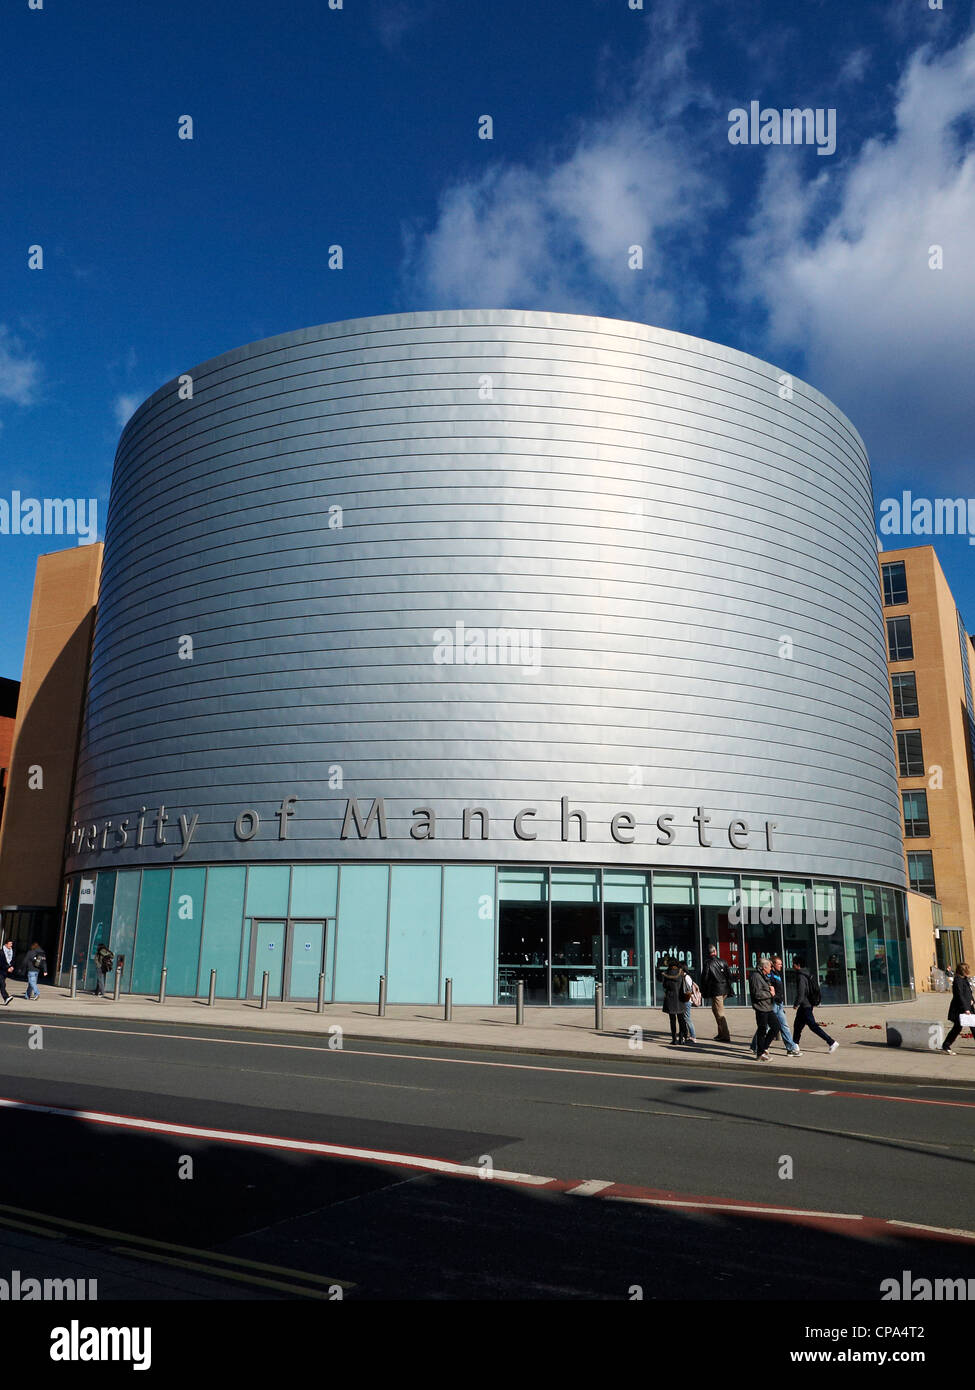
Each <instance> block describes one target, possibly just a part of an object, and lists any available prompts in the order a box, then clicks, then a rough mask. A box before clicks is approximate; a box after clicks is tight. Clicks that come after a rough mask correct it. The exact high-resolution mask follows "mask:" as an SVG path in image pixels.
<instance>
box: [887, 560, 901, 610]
mask: <svg viewBox="0 0 975 1390" xmlns="http://www.w3.org/2000/svg"><path fill="white" fill-rule="evenodd" d="M881 569H882V571H883V576H884V603H885V604H887V605H888V606H890V605H891V604H894V603H906V602H907V567H906V566H905V564H904V561H903V560H897V561H895V562H894V564H892V565H882V566H881Z"/></svg>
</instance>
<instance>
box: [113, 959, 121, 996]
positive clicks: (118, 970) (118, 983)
mask: <svg viewBox="0 0 975 1390" xmlns="http://www.w3.org/2000/svg"><path fill="white" fill-rule="evenodd" d="M121 988H122V967H121V966H120V965H117V966H116V967H115V988H114V989H113V990H112V999H113V1000H117V999H118V996H119V990H120V989H121Z"/></svg>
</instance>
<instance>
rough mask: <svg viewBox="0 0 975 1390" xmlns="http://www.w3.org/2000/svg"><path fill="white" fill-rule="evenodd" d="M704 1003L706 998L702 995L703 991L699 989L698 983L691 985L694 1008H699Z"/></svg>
mask: <svg viewBox="0 0 975 1390" xmlns="http://www.w3.org/2000/svg"><path fill="white" fill-rule="evenodd" d="M703 1003H704V998H703V996H702V994H701V991H700V990H699V989H698V987H697V985H692V986H691V1004H692V1005H693V1006H694V1008H697V1009H699V1008H700V1007H701V1005H702V1004H703Z"/></svg>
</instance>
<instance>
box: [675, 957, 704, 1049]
mask: <svg viewBox="0 0 975 1390" xmlns="http://www.w3.org/2000/svg"><path fill="white" fill-rule="evenodd" d="M678 964H679V965H680V968H681V970H683V972H684V981H683V983H682V985H681V989H680V997H681V999H683V1001H684V1022H685V1023H686V1024H687V1041H688V1042H689V1043H696V1042H697V1032H696V1031H695V1028H694V1017H693V1014H692V1013H691V1010H692V1009H693V1008H695V1007H696V1008H700V1007H701V1004H702V1002H703V1001H702V999H701V991H700V989H699V988H698V986H697V983H696V982H695V979H694V976H693V975H692V974H691V962H690V960H687V961H679V962H678Z"/></svg>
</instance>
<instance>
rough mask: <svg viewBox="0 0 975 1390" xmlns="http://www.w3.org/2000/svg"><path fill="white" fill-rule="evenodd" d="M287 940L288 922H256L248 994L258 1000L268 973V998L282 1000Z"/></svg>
mask: <svg viewBox="0 0 975 1390" xmlns="http://www.w3.org/2000/svg"><path fill="white" fill-rule="evenodd" d="M286 939H287V923H286V922H255V923H254V934H253V939H252V942H251V968H250V988H249V989H248V991H247V993H248V995H249V996H250V997H251V998H252V999H258V998H260V995H261V988H262V984H263V980H264V972H265V970H266V971H267V974H268V982H267V997H268V998H269V999H280V998H281V997H282V995H281V986H282V983H283V981H284V947H285V941H286Z"/></svg>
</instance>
